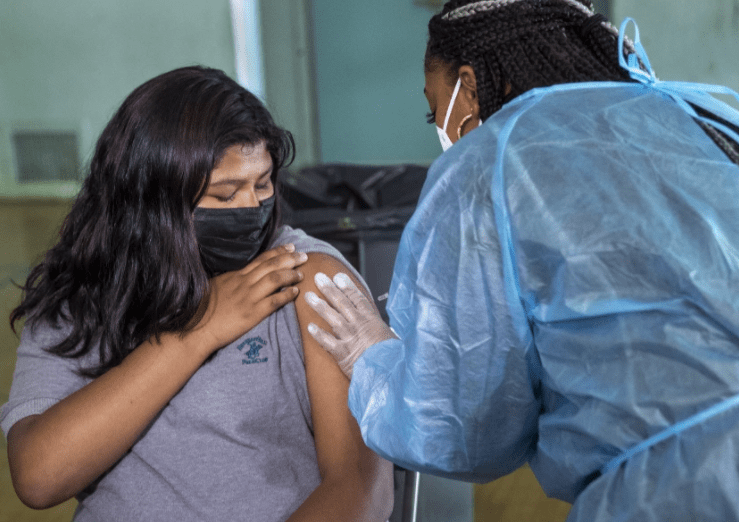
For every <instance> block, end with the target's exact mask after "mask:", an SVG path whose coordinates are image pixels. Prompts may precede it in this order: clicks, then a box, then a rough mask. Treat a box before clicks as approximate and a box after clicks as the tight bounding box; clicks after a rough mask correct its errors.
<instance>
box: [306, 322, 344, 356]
mask: <svg viewBox="0 0 739 522" xmlns="http://www.w3.org/2000/svg"><path fill="white" fill-rule="evenodd" d="M308 333H309V334H311V336H312V337H313V338H314V339H315V340H316V342H318V344H320V345H321V346H322V347H323V349H324V350H326V351H327V352H328V353H330V354H331V356H332V357H333V358H334V359H335V360H336V361H337V362H338V361H341V360H343V359H344V358H345V357H346V353H344V350H343V349H342V344H341V343H340V342H339V340H338V339H336V337H334V336H333V335H331V334H330V333H328V332H326V331H325V330H324V329H322V328H320V327H319V326H318V325H316V324H315V323H310V324H309V325H308Z"/></svg>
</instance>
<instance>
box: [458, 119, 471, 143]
mask: <svg viewBox="0 0 739 522" xmlns="http://www.w3.org/2000/svg"><path fill="white" fill-rule="evenodd" d="M471 119H472V114H468V115H467V116H465V117H464V119H463V120H462V123H460V124H459V128H458V129H457V139H458V140H461V139H462V129H463V128H464V126H465V124H466V123H467V122H468V121H470V120H471Z"/></svg>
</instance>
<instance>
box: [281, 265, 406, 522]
mask: <svg viewBox="0 0 739 522" xmlns="http://www.w3.org/2000/svg"><path fill="white" fill-rule="evenodd" d="M302 271H303V273H304V275H305V278H304V279H303V281H302V282H301V283H300V284H299V288H300V292H301V293H302V294H305V292H307V291H313V292H317V289H316V286H315V283H314V281H313V277H314V275H315V274H316V273H317V272H323V273H324V274H327V275H328V276H329V277H333V276H334V274H336V273H338V272H345V273H346V272H347V270H346V267H345V266H344V265H343V264H342V263H341V262H339V261H338V260H337V259H335V258H333V257H331V256H328V255H325V254H309V255H308V262H307V263H306V264H305V265H303V267H302ZM357 286H358V287H360V288H363V286H362V285H361V284H360V283H358V282H357ZM295 308H296V309H297V314H298V321H299V323H300V331H301V335H302V339H303V348H304V351H305V370H306V376H307V381H308V395H309V397H310V402H311V411H312V417H313V430H314V436H315V441H316V452H317V455H318V466H319V469H320V472H321V479H322V481H321V484H320V485H319V486H318V488H316V490H315V491H314V492H313V493H312V494H311V495H310V496H309V497H308V498H307V499H306V501H305V502H304V503H303V504H302V505H301V506H300V508H299V509H298V510H297V511H296V512H295V513H294V514H293V515H292V516H291V517H290V518H289V520H288V522H306V521H326V520H331V521H337V522H341V521H347V522H348V521H351V522H359V521H378V522H384V521H385V520H387V519H388V518H389V517H390V513H391V512H392V508H393V466H392V463H390V462H388V461H386V460H384V459H381V458H380V457H378V456H377V455H376V454H375V453H374V452H372V451H371V450H370V449H368V448H367V446H365V444H364V441H363V440H362V434H361V433H360V431H359V426H358V425H357V422H356V420H355V419H354V417H353V416H352V414H351V412H350V411H349V406H348V404H347V401H348V392H349V381H348V379H347V378H346V377H345V376H344V374H343V373H342V371H341V370H340V369H339V367H338V365H337V364H336V362H335V361H334V359H333V358H332V357H331V355H329V354H328V353H327V352H326V351H325V350H323V348H321V346H320V345H319V344H318V343H317V342H316V341H315V339H313V336H311V335H310V334H309V333H308V330H307V327H308V324H309V323H311V322H313V323H316V324H318V325H319V326H321V327H322V328H324V329H326V331H330V328H329V327H328V325H327V324H326V323H325V322H324V321H323V320H322V319H321V318H320V317H319V316H318V314H316V312H314V311H313V309H311V308H310V307H309V306H308V305H307V303H306V302H305V300H304V299H298V300H297V301H295Z"/></svg>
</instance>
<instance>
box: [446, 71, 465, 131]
mask: <svg viewBox="0 0 739 522" xmlns="http://www.w3.org/2000/svg"><path fill="white" fill-rule="evenodd" d="M461 86H462V78H460V79H458V80H457V85H455V86H454V93H452V99H451V101H450V102H449V107H448V108H447V110H446V118H444V128H443V129H442V130H443V131H444V132H446V127H447V125H448V124H449V117H450V116H451V115H452V107H454V101H455V100H456V99H457V94H459V88H460V87H461Z"/></svg>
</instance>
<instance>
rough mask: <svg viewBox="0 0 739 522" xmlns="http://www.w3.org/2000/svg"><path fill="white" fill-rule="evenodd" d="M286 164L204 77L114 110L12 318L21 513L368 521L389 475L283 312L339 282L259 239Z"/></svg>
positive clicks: (338, 265)
mask: <svg viewBox="0 0 739 522" xmlns="http://www.w3.org/2000/svg"><path fill="white" fill-rule="evenodd" d="M292 154H293V141H292V137H291V135H290V134H289V133H288V132H286V131H284V130H282V129H280V128H278V127H277V126H276V125H275V124H274V122H273V120H272V118H271V116H270V115H269V113H268V112H267V110H266V109H265V108H264V106H263V105H262V104H261V103H260V102H259V101H258V100H257V99H256V98H255V97H254V96H253V95H252V94H250V93H249V92H248V91H246V90H245V89H243V88H242V87H240V86H239V85H238V84H237V83H236V82H234V81H233V80H231V79H230V78H228V77H227V76H226V75H225V74H224V73H223V72H221V71H217V70H213V69H206V68H201V67H188V68H183V69H178V70H175V71H171V72H169V73H166V74H163V75H161V76H159V77H156V78H154V79H152V80H150V81H148V82H146V83H145V84H143V85H142V86H140V87H139V88H137V89H136V90H135V91H134V92H133V93H132V94H131V95H130V96H129V97H128V98H127V99H126V100H125V102H124V103H123V105H122V106H121V108H120V109H119V110H118V111H117V113H116V114H115V115H114V116H113V118H112V120H111V121H110V122H109V124H108V125H107V127H106V128H105V130H104V131H103V133H102V135H101V137H100V139H99V141H98V144H97V147H96V151H95V155H94V157H93V159H92V162H91V166H90V173H89V176H88V177H87V179H86V180H85V183H84V185H83V188H82V191H81V193H80V195H79V196H78V198H77V200H76V202H75V204H74V206H73V208H72V210H71V212H70V214H69V215H68V216H67V219H66V221H65V223H64V226H63V228H62V231H61V237H60V240H59V242H58V244H57V245H56V246H54V247H53V248H52V249H51V250H49V252H48V253H47V254H46V257H45V259H44V260H43V261H42V262H41V263H40V264H39V265H38V266H36V267H35V268H34V269H33V270H32V272H31V274H30V276H29V278H28V281H27V282H26V285H25V286H24V297H23V300H22V302H21V304H20V306H18V308H16V309H15V310H14V311H13V313H12V315H11V323H12V324H16V323H17V322H18V321H19V320H21V319H25V327H24V329H23V334H22V337H21V344H20V346H19V348H18V362H17V365H16V369H15V374H14V378H13V385H12V388H11V392H10V398H9V401H8V403H7V404H5V405H4V406H3V409H2V413H1V414H0V421H1V422H2V428H3V430H4V432H5V433H6V436H7V439H8V459H9V463H10V469H11V475H12V478H13V484H14V486H15V489H16V492H17V494H18V496H19V497H20V499H21V500H22V501H23V502H24V503H25V504H27V505H28V506H30V507H33V508H46V507H50V506H53V505H55V504H58V503H60V502H63V501H65V500H67V499H69V498H72V497H76V498H77V499H78V501H79V507H78V509H77V512H76V514H75V520H76V521H80V522H84V521H93V520H98V521H109V520H126V521H135V520H142V521H144V520H145V521H151V520H177V521H186V520H219V521H227V520H245V521H284V520H287V519H289V520H290V521H297V520H322V521H325V520H351V521H356V520H378V521H381V520H386V519H387V517H388V516H389V514H390V511H391V510H392V467H391V464H389V463H388V462H386V461H384V460H382V459H380V458H379V457H377V456H376V455H375V454H374V453H372V452H371V451H369V450H368V449H367V448H366V446H365V445H364V443H363V442H362V439H361V435H360V433H359V429H358V426H357V424H356V421H355V420H354V419H353V418H352V416H351V414H350V412H349V410H348V408H347V389H348V381H347V380H346V378H345V377H344V376H343V375H342V373H341V371H340V370H339V368H338V367H337V366H336V364H335V363H334V362H333V360H332V359H331V358H330V357H329V356H328V355H327V354H325V352H323V350H321V349H320V347H318V345H317V344H316V343H315V342H314V341H313V339H312V337H311V336H310V335H308V334H307V330H306V327H307V325H308V323H309V322H311V321H315V320H317V317H315V316H314V312H313V311H312V310H311V309H310V308H309V307H307V306H306V305H304V304H302V303H300V302H295V301H294V300H295V297H296V296H297V294H298V292H300V291H305V290H309V289H312V288H314V287H313V286H312V285H313V284H314V283H313V279H314V277H313V276H314V274H315V273H316V272H319V271H321V272H327V273H329V274H334V273H336V272H338V271H341V270H346V269H348V268H349V267H348V266H346V262H345V261H344V260H343V259H342V258H341V256H340V254H339V253H338V252H337V251H335V250H334V249H332V248H331V247H330V246H329V245H327V244H325V243H322V242H320V241H318V240H315V239H312V238H310V237H308V236H306V235H305V234H304V233H302V232H301V231H299V230H293V229H290V228H289V227H279V226H278V218H279V214H278V210H279V205H278V204H277V201H276V198H277V191H276V184H277V178H278V174H279V171H280V168H281V167H283V166H284V165H285V164H286V163H287V162H289V160H290V159H291V158H292ZM306 253H307V254H306ZM352 274H353V275H354V277H355V278H358V275H357V274H356V273H355V272H352ZM324 325H325V323H324Z"/></svg>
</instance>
